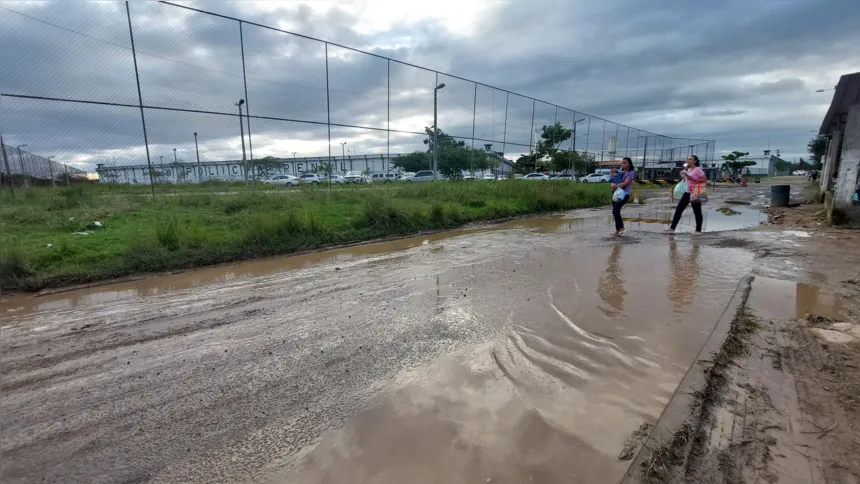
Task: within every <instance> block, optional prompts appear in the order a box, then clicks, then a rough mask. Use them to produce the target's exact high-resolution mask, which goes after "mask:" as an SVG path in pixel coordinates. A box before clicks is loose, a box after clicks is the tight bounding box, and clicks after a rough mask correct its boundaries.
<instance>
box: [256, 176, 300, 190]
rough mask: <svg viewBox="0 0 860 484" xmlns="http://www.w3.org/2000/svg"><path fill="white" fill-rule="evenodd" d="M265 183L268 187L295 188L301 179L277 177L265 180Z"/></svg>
mask: <svg viewBox="0 0 860 484" xmlns="http://www.w3.org/2000/svg"><path fill="white" fill-rule="evenodd" d="M263 183H266V184H268V185H282V186H288V187H294V186H296V185H298V184H299V179H298V178H296V177H294V176H293V175H275V176H273V177H272V178H269V179H268V180H263Z"/></svg>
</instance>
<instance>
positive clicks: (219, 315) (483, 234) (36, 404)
mask: <svg viewBox="0 0 860 484" xmlns="http://www.w3.org/2000/svg"><path fill="white" fill-rule="evenodd" d="M766 189H767V187H765V186H759V187H757V186H753V187H750V188H748V189H740V188H725V189H724V191H725V193H722V192H719V191H718V193H717V194H715V195H714V196H713V197H712V200H713V202H712V203H710V204H708V205H707V206H706V207H707V208H708V210H707V219H706V226H705V230H706V231H708V232H721V231H725V230H733V229H742V228H747V229H748V228H751V227H755V226H757V225H758V223H759V222H761V221H763V220H764V216H763V215H762V214H761V212H760V211H758V210H757V208H756V205H751V206H747V205H737V204H733V205H725V204H722V203H721V202H720V200H728V199H735V200H742V201H743V200H746V201H750V202H752V203H754V204H755V203H756V202H757V201H758V200H760V199H759V197H758V195H760V194H761V193H763V192H764V190H766ZM727 207H730V210H718V209H721V208H723V209H725V208H727ZM671 208H672V207H671V204H670V201H669V200H668V199H666V200H661V199H659V198H654V199H652V200H650V201H649V204H647V205H645V206H641V207H640V206H635V207H634V206H631V207H627V208H625V210H624V213H625V216H626V217H628V218H629V220H628V222H627V228H628V232H627V235H625V237H623V238H616V237H613V236H612V235H610V233H611V232H612V231H613V230H614V229H613V228H611V219H610V218H609V217H607V216H606V212H605V211H603V210H588V211H581V212H575V213H571V214H567V215H565V216H563V217H559V216H556V217H546V218H542V219H532V220H524V221H517V222H510V223H507V224H502V225H500V226H493V227H475V228H471V229H467V230H463V231H459V232H454V233H444V234H435V235H431V236H425V237H418V238H412V239H404V240H400V241H394V242H386V243H382V244H373V245H367V246H358V247H352V248H347V249H341V250H335V251H328V252H320V253H314V254H309V255H304V256H295V257H287V258H276V259H266V260H260V261H254V262H248V263H243V264H236V265H229V266H222V267H216V268H210V269H202V270H198V271H193V272H188V273H183V274H176V275H170V276H162V277H156V278H150V279H146V280H142V281H136V282H128V283H121V284H115V285H109V286H102V287H97V288H90V289H85V290H78V291H71V292H64V293H57V294H52V295H45V296H42V297H24V296H17V297H14V298H11V299H8V300H5V301H3V302H2V303H0V311H2V313H3V320H2V327H0V330H1V331H2V341H0V349H2V389H3V393H2V401H1V402H0V410H2V429H3V432H2V437H0V445H2V452H3V456H2V463H0V466H2V469H0V479H2V481H3V482H88V483H89V482H272V483H292V482H298V483H303V482H308V483H310V482H331V483H342V482H378V483H401V482H413V483H415V482H417V483H422V482H427V483H431V482H433V483H435V482H451V483H455V482H488V481H489V482H569V481H570V480H572V479H573V480H574V481H575V482H609V481H613V480H616V479H617V478H619V477H620V476H621V475H622V474H623V472H624V470H625V467H626V463H625V462H620V461H618V459H617V457H616V456H617V455H618V452H619V450H620V449H621V447H622V446H623V444H624V441H625V440H626V439H627V437H628V436H629V435H630V432H631V431H632V430H634V429H636V428H637V427H639V425H640V424H641V423H642V422H643V421H654V420H655V419H656V417H657V416H658V415H659V414H660V412H661V410H662V408H663V406H664V405H665V403H666V402H667V401H668V399H669V398H670V397H671V395H672V392H673V391H674V389H675V387H676V385H677V383H678V382H679V381H680V379H681V378H682V376H683V374H684V372H685V371H686V370H687V368H688V367H689V366H690V364H691V363H692V360H693V359H694V358H695V356H696V354H697V353H698V351H699V349H700V348H701V346H702V344H703V342H704V341H705V339H706V338H707V336H708V335H709V333H710V331H711V330H712V328H713V326H714V323H715V322H716V320H717V318H718V317H719V314H720V312H721V311H722V309H723V308H724V306H725V304H726V302H727V301H728V299H729V297H730V296H731V294H732V292H733V291H734V289H735V286H736V285H737V281H738V279H739V278H740V277H741V276H743V275H744V274H746V273H748V272H749V271H750V270H751V268H753V266H754V265H755V261H754V259H756V258H757V257H760V253H759V252H760V249H757V250H758V251H755V250H753V249H754V248H753V246H754V245H756V244H759V245H761V244H763V243H766V242H768V241H772V239H774V238H781V239H792V238H793V239H797V240H802V236H798V235H797V234H780V233H775V232H767V231H761V230H755V231H747V232H743V234H745V235H744V238H743V239H742V238H737V237H735V236H733V235H731V234H730V233H729V234H726V233H713V234H705V235H702V236H700V237H699V238H693V237H690V236H687V235H678V236H676V237H675V240H670V239H669V238H667V237H666V236H665V235H662V234H659V233H657V232H659V231H660V230H662V229H663V228H665V225H666V223H667V221H668V218H669V217H670V216H671ZM691 217H692V214H691V213H688V214H686V215H685V219H684V221H683V222H682V226H681V228H682V230H686V231H689V230H690V224H691V220H690V219H691ZM757 240H758V241H757ZM802 243H803V242H802V241H801V242H799V244H802ZM786 250H796V249H786ZM780 262H781V261H780ZM763 267H764V268H762V269H760V270H761V271H763V272H767V271H771V272H780V271H783V272H784V271H785V270H788V269H784V268H783V266H781V265H778V266H775V265H773V264H770V265H765V266H763ZM797 270H802V269H800V268H798V269H797Z"/></svg>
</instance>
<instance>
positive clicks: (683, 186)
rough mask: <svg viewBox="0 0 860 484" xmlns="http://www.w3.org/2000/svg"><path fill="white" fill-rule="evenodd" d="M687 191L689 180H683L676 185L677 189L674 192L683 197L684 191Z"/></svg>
mask: <svg viewBox="0 0 860 484" xmlns="http://www.w3.org/2000/svg"><path fill="white" fill-rule="evenodd" d="M686 192H687V180H681V183H678V184H677V185H675V191H674V192H673V193H674V194H675V196H676V197H678V198H681V197H683V196H684V193H686Z"/></svg>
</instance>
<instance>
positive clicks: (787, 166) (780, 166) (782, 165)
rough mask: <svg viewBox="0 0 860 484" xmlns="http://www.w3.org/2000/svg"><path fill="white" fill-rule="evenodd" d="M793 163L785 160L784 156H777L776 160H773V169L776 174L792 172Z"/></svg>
mask: <svg viewBox="0 0 860 484" xmlns="http://www.w3.org/2000/svg"><path fill="white" fill-rule="evenodd" d="M792 167H793V165H792V164H791V163H789V162H788V161H785V160H783V159H782V158H777V159H776V161H774V162H773V169H774V171H775V173H776V175H784V174H786V173H791V169H792Z"/></svg>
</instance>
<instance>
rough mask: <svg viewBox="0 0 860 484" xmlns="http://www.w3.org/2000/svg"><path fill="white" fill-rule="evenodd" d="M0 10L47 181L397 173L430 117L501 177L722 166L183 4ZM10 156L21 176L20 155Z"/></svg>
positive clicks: (518, 98)
mask: <svg viewBox="0 0 860 484" xmlns="http://www.w3.org/2000/svg"><path fill="white" fill-rule="evenodd" d="M0 11H2V12H3V15H0V30H3V31H5V32H7V36H6V38H8V39H12V41H10V42H8V43H7V45H5V46H4V57H5V59H4V62H3V64H4V66H3V67H2V68H0V123H2V125H0V129H2V135H3V137H4V140H5V142H6V143H7V144H8V145H9V146H11V147H15V146H18V145H26V146H27V147H28V149H29V151H30V153H38V154H39V156H42V157H45V159H47V158H48V157H50V158H51V159H52V160H54V162H53V163H49V164H48V165H45V166H46V167H53V168H54V169H53V173H51V171H52V170H50V169H49V170H48V171H49V173H48V174H47V176H48V177H53V178H55V177H56V176H57V175H58V174H59V173H58V172H59V171H60V170H59V169H58V166H72V165H74V166H78V167H82V168H83V167H88V168H89V169H90V170H93V169H96V167H98V172H99V173H100V175H101V179H102V181H105V182H117V183H122V182H125V183H141V184H148V183H151V182H170V183H182V182H190V183H193V182H198V181H202V180H206V179H212V178H216V179H223V180H240V179H248V178H261V177H265V176H272V175H273V174H278V173H284V174H292V175H297V174H301V173H305V172H311V171H319V170H320V169H321V167H322V166H323V165H325V164H328V163H330V164H331V165H333V167H332V171H334V172H335V173H342V172H349V171H363V172H371V173H391V172H392V171H399V170H400V168H402V163H398V158H399V157H402V156H404V155H407V154H410V153H414V152H422V153H426V152H427V151H428V146H429V145H428V138H432V137H431V136H429V133H432V126H433V125H434V121H433V120H434V117H435V118H436V119H438V121H437V122H436V125H437V126H438V129H439V130H440V131H441V133H440V134H442V135H443V138H444V139H448V140H456V141H462V142H463V146H465V147H468V148H474V149H475V150H480V151H483V152H484V153H486V156H487V157H488V158H489V159H490V160H493V162H492V163H489V166H490V167H491V168H489V169H490V170H492V171H493V172H494V173H500V174H504V173H507V172H510V171H514V170H517V171H526V170H525V166H526V165H527V164H531V165H534V168H533V169H535V170H547V169H548V170H551V171H566V172H575V173H576V174H583V172H584V171H587V170H591V169H593V168H594V167H598V166H601V163H603V166H609V165H612V164H613V163H617V161H618V160H620V159H621V158H622V157H630V158H631V159H633V160H634V164H635V165H636V168H637V170H638V171H639V172H640V173H641V175H642V176H643V177H646V178H659V177H664V176H671V172H672V170H673V169H675V168H676V165H678V164H679V163H680V162H682V161H683V160H685V159H686V157H687V156H688V155H690V154H696V155H698V157H699V158H700V160H701V161H702V162H703V164H704V166H705V167H715V166H716V161H715V160H714V142H713V141H709V140H696V139H678V138H671V137H667V136H663V135H659V134H656V133H652V132H648V131H646V130H642V129H638V128H634V127H630V126H625V125H623V124H619V123H614V122H612V121H608V120H606V119H602V118H599V117H597V116H593V115H589V114H585V113H581V112H578V111H576V110H574V109H570V108H566V107H562V106H559V105H556V104H553V103H550V102H546V101H541V100H538V99H535V98H533V97H529V96H525V95H522V94H517V93H514V92H510V91H508V90H506V89H502V88H499V87H494V86H489V85H487V84H484V83H481V82H476V81H472V80H468V79H464V78H462V77H459V76H456V75H452V74H446V73H442V72H438V71H435V70H433V69H428V68H425V67H421V66H417V65H413V64H410V63H407V62H402V61H398V60H394V59H391V58H388V57H385V56H383V55H379V54H376V53H371V52H363V51H361V50H358V49H354V48H351V47H347V46H344V45H339V44H336V43H332V42H326V41H323V40H319V39H315V38H312V37H308V36H305V35H300V34H296V33H293V32H288V31H286V30H283V29H280V28H276V27H272V26H267V25H260V24H258V23H254V22H248V21H244V20H240V19H237V18H231V17H227V16H223V15H219V14H215V13H211V12H206V11H202V10H197V9H194V8H190V7H187V6H183V5H176V4H171V3H166V2H161V3H134V4H130V5H129V4H127V3H126V4H120V3H108V4H101V3H87V4H80V3H70V4H64V3H48V4H39V3H34V4H15V3H11V4H5V5H3V6H0ZM443 85H444V86H443ZM553 126H556V127H557V128H558V129H549V130H547V129H546V128H552V127H553ZM555 133H558V136H559V137H560V138H561V139H553V137H554V136H555ZM10 152H11V157H12V158H10V160H9V169H10V170H16V169H17V167H16V166H15V165H16V164H18V160H17V159H13V158H14V157H15V156H19V157H20V156H21V155H20V154H17V155H16V151H15V149H14V148H12V149H11V150H10ZM33 156H35V155H33ZM25 157H26V155H25ZM427 159H428V160H429V157H427ZM25 165H26V162H25ZM40 166H41V165H40ZM431 167H432V165H431V164H428V166H426V169H430V168H431ZM421 168H424V167H421ZM467 168H468V167H467ZM481 168H482V169H487V164H486V163H485V164H484V165H482V167H481ZM529 168H531V167H529ZM3 169H4V170H5V167H4V168H3ZM33 170H34V172H35V170H36V168H35V167H34V168H33ZM22 171H23V172H24V174H26V175H30V176H36V177H43V176H45V175H44V174H43V173H42V172H43V171H44V169H41V168H40V169H39V174H35V173H30V172H28V171H27V168H26V167H25V168H23V169H22ZM11 173H15V171H11Z"/></svg>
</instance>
